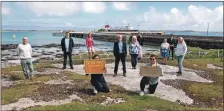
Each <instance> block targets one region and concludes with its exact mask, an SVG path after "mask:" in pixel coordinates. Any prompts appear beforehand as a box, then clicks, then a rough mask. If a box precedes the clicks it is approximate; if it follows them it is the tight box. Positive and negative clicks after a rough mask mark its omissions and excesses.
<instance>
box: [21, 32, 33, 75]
mask: <svg viewBox="0 0 224 111" xmlns="http://www.w3.org/2000/svg"><path fill="white" fill-rule="evenodd" d="M22 41H23V42H22V44H19V45H18V47H17V53H18V55H19V58H20V60H21V66H22V70H23V74H24V76H25V78H26V79H29V78H30V79H33V76H34V74H33V63H32V47H31V45H30V44H29V43H28V38H27V37H26V36H25V37H23V38H22ZM27 67H28V68H29V70H30V72H29V73H28V69H27Z"/></svg>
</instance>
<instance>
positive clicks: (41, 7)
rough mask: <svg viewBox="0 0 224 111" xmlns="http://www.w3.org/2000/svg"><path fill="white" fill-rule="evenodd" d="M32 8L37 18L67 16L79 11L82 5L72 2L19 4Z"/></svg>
mask: <svg viewBox="0 0 224 111" xmlns="http://www.w3.org/2000/svg"><path fill="white" fill-rule="evenodd" d="M17 4H18V5H22V6H24V7H28V8H30V9H31V10H32V11H33V12H34V13H35V14H36V15H37V16H67V15H71V14H74V13H76V12H78V11H79V9H80V3H72V2H19V3H17Z"/></svg>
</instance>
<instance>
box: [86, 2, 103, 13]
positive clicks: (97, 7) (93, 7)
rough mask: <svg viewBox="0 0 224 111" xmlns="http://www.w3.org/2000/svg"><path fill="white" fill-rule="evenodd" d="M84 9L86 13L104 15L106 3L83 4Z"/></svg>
mask: <svg viewBox="0 0 224 111" xmlns="http://www.w3.org/2000/svg"><path fill="white" fill-rule="evenodd" d="M83 9H84V12H86V13H96V14H99V13H103V12H104V11H105V9H106V5H105V3H104V2H83Z"/></svg>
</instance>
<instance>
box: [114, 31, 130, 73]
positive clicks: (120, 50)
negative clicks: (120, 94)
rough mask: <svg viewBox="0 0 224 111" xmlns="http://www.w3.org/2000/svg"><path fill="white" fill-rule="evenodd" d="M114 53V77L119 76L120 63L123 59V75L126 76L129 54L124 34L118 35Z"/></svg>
mask: <svg viewBox="0 0 224 111" xmlns="http://www.w3.org/2000/svg"><path fill="white" fill-rule="evenodd" d="M113 53H114V56H115V67H114V77H115V76H117V70H118V65H119V62H120V60H121V62H122V65H123V76H124V77H126V64H125V59H126V56H127V47H126V43H125V42H122V35H119V36H118V41H117V42H115V43H114V48H113Z"/></svg>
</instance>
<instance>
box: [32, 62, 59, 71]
mask: <svg viewBox="0 0 224 111" xmlns="http://www.w3.org/2000/svg"><path fill="white" fill-rule="evenodd" d="M41 68H57V67H56V66H54V65H53V64H52V63H50V62H48V63H39V64H34V70H35V69H41Z"/></svg>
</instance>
